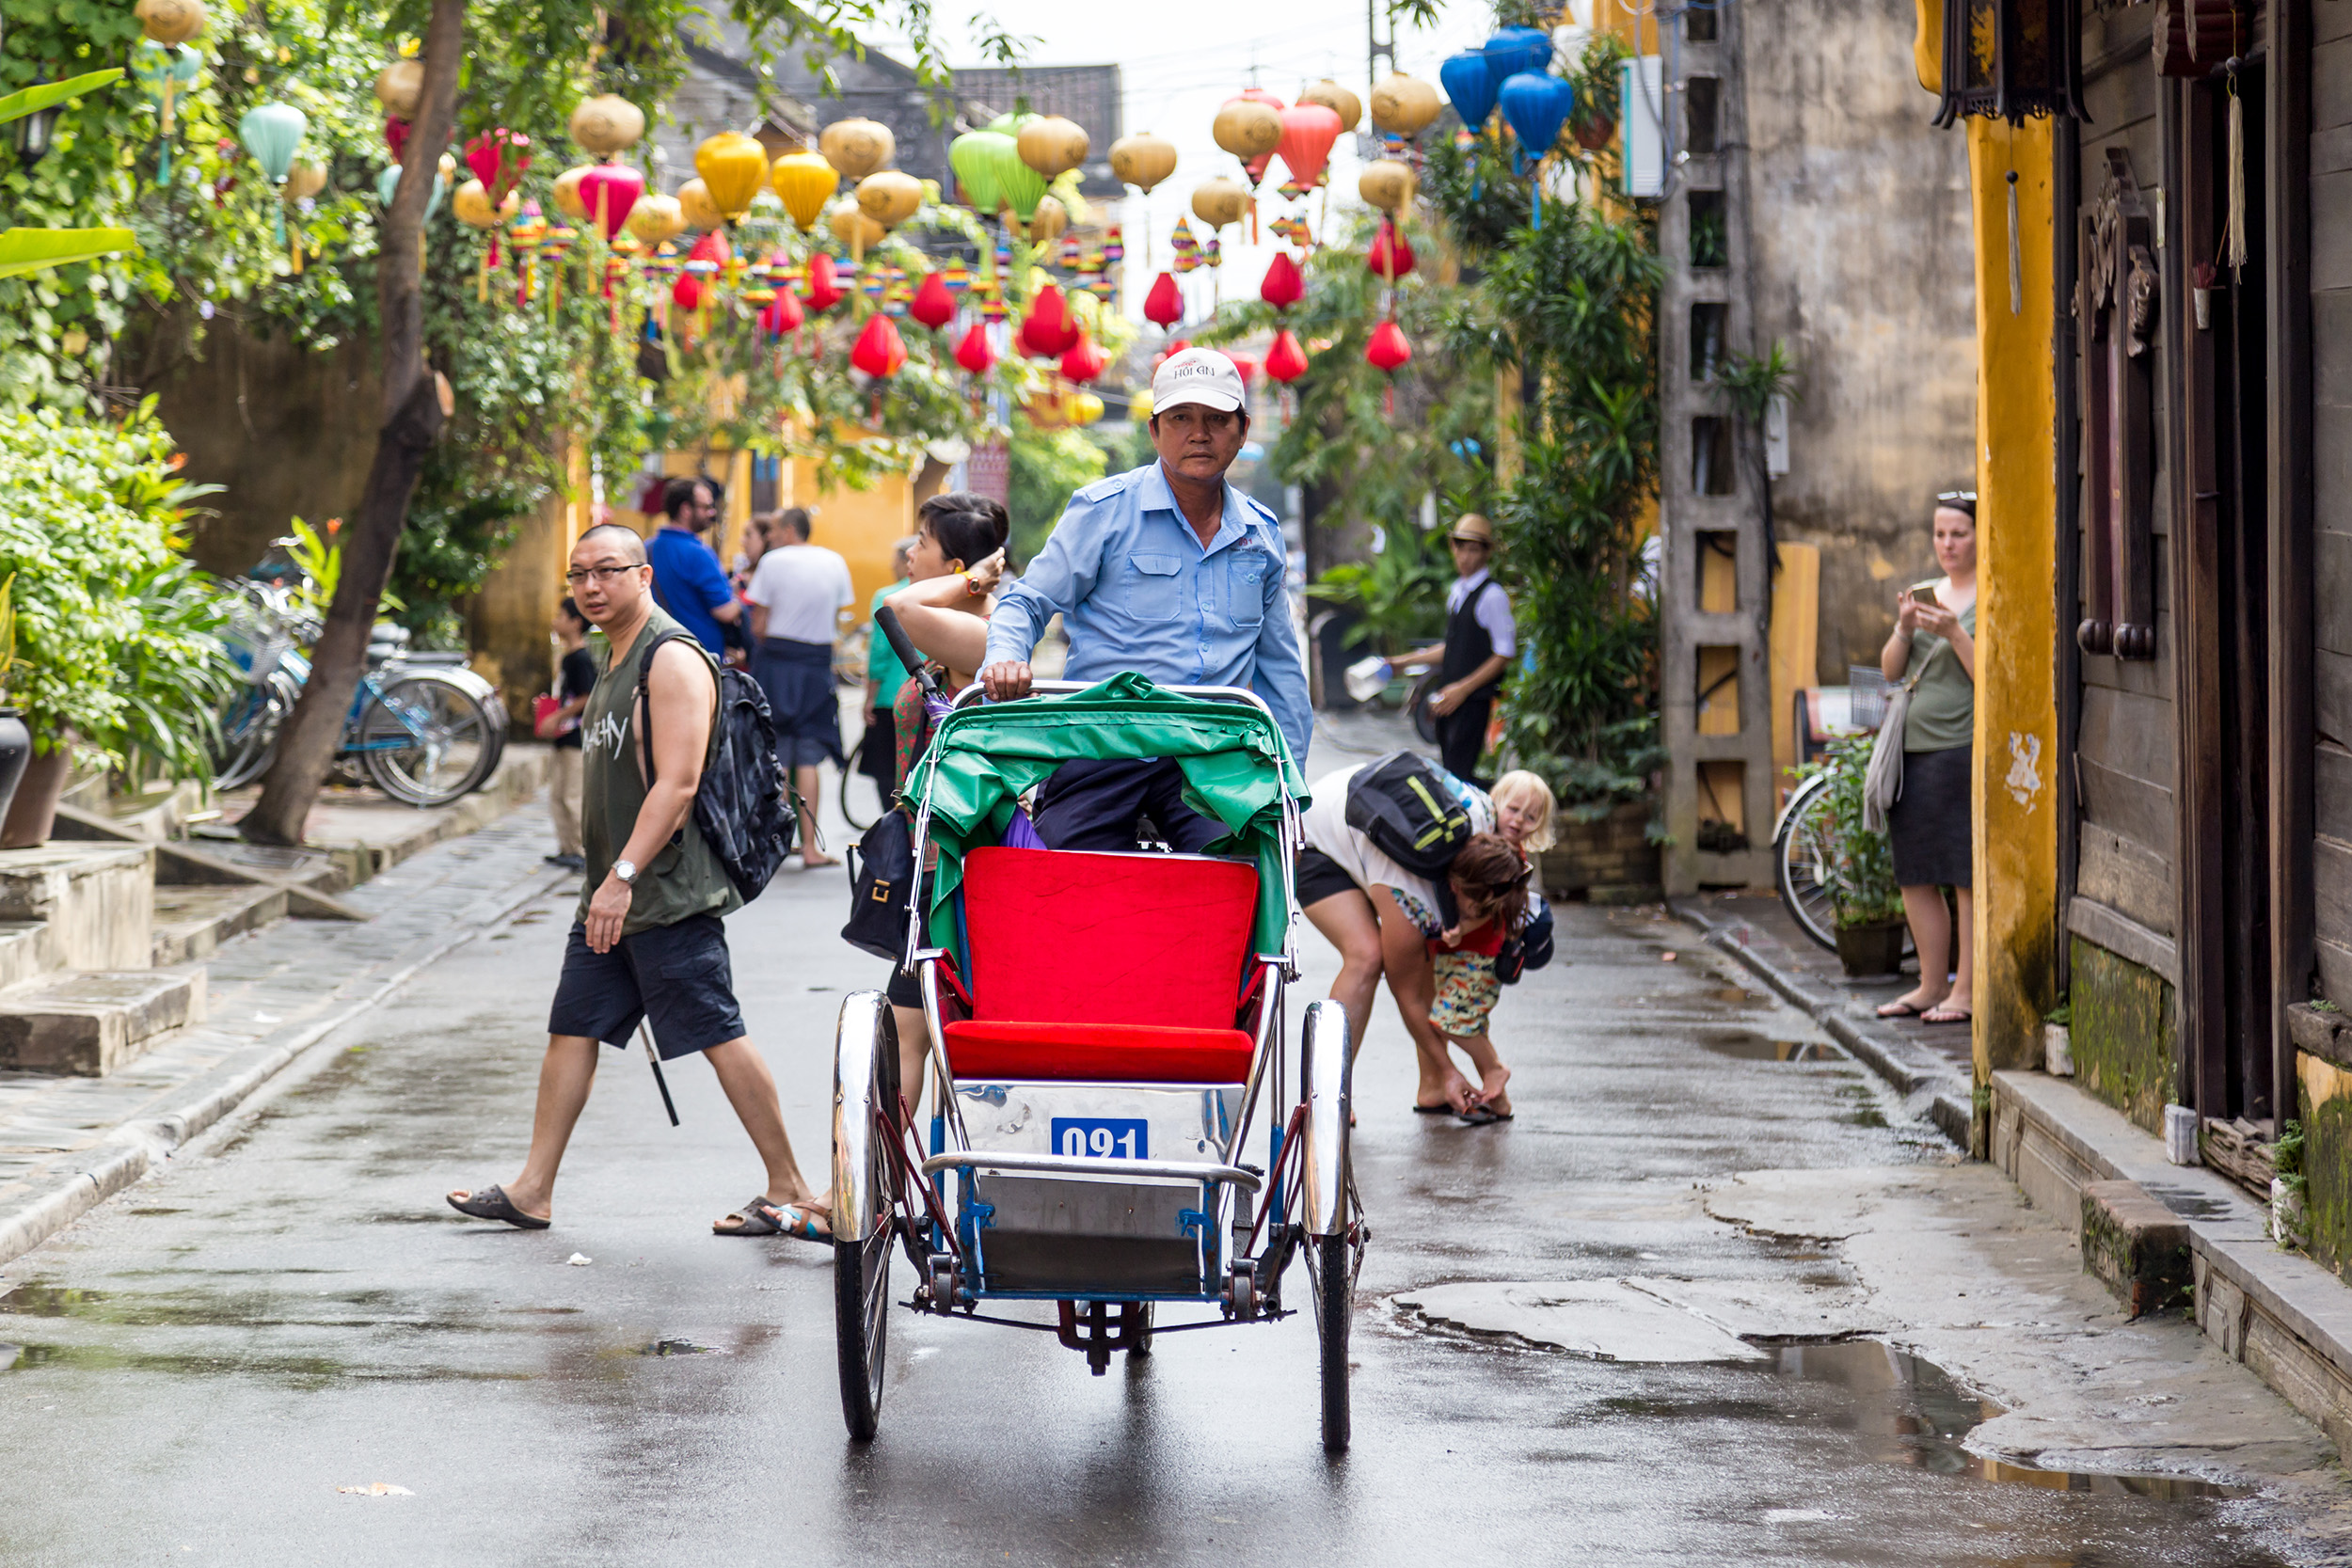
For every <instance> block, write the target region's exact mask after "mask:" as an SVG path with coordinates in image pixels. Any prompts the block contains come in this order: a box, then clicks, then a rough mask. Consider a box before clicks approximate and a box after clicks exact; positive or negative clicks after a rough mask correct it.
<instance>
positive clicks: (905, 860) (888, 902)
mask: <svg viewBox="0 0 2352 1568" xmlns="http://www.w3.org/2000/svg"><path fill="white" fill-rule="evenodd" d="M913 911H914V824H913V823H912V822H909V821H908V820H907V816H906V813H904V812H901V811H886V812H884V813H882V817H881V819H880V820H879V821H877V822H876V823H875V824H874V825H873V826H872V827H870V828H868V829H866V836H865V837H864V838H861V839H859V840H858V842H857V844H856V846H855V847H852V848H851V849H850V921H849V924H848V925H846V926H844V927H841V940H842V941H843V942H848V943H849V944H850V946H852V947H854V948H856V949H858V951H860V952H862V953H871V954H873V955H874V957H876V958H889V959H892V960H893V961H895V962H898V963H899V964H904V963H905V962H906V956H907V920H908V917H909V915H910V914H911V913H912V912H913Z"/></svg>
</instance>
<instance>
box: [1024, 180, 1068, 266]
mask: <svg viewBox="0 0 2352 1568" xmlns="http://www.w3.org/2000/svg"><path fill="white" fill-rule="evenodd" d="M1069 227H1070V209H1068V208H1067V207H1064V206H1063V205H1062V204H1061V199H1060V198H1058V197H1051V196H1041V197H1039V198H1038V199H1037V207H1036V208H1035V210H1034V211H1032V212H1031V213H1030V214H1029V215H1028V217H1027V218H1026V219H1025V221H1024V222H1023V224H1022V228H1023V229H1024V230H1025V231H1026V232H1027V234H1028V236H1029V243H1030V244H1031V245H1052V244H1053V243H1054V241H1055V240H1057V239H1058V238H1059V237H1060V235H1061V232H1062V230H1065V229H1067V228H1069ZM1040 260H1043V258H1040Z"/></svg>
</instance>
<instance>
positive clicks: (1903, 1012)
mask: <svg viewBox="0 0 2352 1568" xmlns="http://www.w3.org/2000/svg"><path fill="white" fill-rule="evenodd" d="M1927 1010H1928V1009H1927V1008H1925V1007H1922V1006H1918V1005H1917V1004H1916V1003H1913V1002H1889V1003H1888V1004H1887V1005H1886V1006H1883V1007H1881V1008H1880V1009H1879V1017H1881V1018H1917V1017H1918V1016H1919V1015H1920V1014H1921V1013H1924V1012H1926V1011H1927Z"/></svg>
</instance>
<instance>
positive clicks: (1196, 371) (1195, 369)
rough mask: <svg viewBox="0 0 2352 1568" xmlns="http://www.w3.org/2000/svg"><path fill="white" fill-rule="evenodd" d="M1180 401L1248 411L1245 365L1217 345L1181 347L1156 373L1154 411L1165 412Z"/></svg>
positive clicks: (1233, 410)
mask: <svg viewBox="0 0 2352 1568" xmlns="http://www.w3.org/2000/svg"><path fill="white" fill-rule="evenodd" d="M1180 403H1197V404H1200V405H1201V406H1203V407H1206V408H1218V409H1223V410H1224V411H1225V412H1227V413H1229V414H1230V413H1236V412H1247V411H1248V407H1249V395H1248V392H1246V391H1245V390H1243V388H1242V381H1241V369H1240V367H1239V366H1237V365H1235V364H1234V363H1233V362H1232V360H1231V359H1228V358H1227V357H1226V356H1224V355H1222V354H1219V353H1218V352H1217V351H1216V350H1215V349H1213V348H1184V349H1178V350H1177V351H1176V352H1175V353H1174V354H1171V355H1169V356H1168V357H1167V358H1166V359H1165V360H1163V361H1161V363H1160V368H1159V369H1158V370H1157V371H1156V372H1153V373H1152V413H1154V414H1164V413H1166V412H1167V411H1168V410H1169V409H1171V408H1173V407H1175V406H1176V405H1177V404H1180Z"/></svg>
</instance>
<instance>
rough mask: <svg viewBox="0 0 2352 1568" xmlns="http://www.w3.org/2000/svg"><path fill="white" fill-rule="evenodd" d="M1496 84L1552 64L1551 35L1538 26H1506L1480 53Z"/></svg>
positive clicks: (1487, 42) (1489, 40)
mask: <svg viewBox="0 0 2352 1568" xmlns="http://www.w3.org/2000/svg"><path fill="white" fill-rule="evenodd" d="M1479 52H1480V53H1481V54H1483V55H1486V69H1487V70H1488V71H1491V72H1492V73H1493V75H1494V79H1495V81H1496V82H1498V83H1502V82H1507V81H1509V80H1510V79H1511V78H1512V77H1514V76H1517V75H1518V74H1519V73H1520V72H1521V71H1542V70H1543V69H1544V68H1545V67H1547V66H1549V65H1550V64H1551V35H1550V34H1549V33H1547V32H1545V31H1544V30H1543V29H1542V28H1541V27H1505V28H1502V30H1501V31H1499V32H1497V33H1496V34H1495V35H1494V37H1492V38H1490V39H1488V40H1486V45H1485V47H1484V48H1482V49H1481V50H1480V51H1479Z"/></svg>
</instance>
